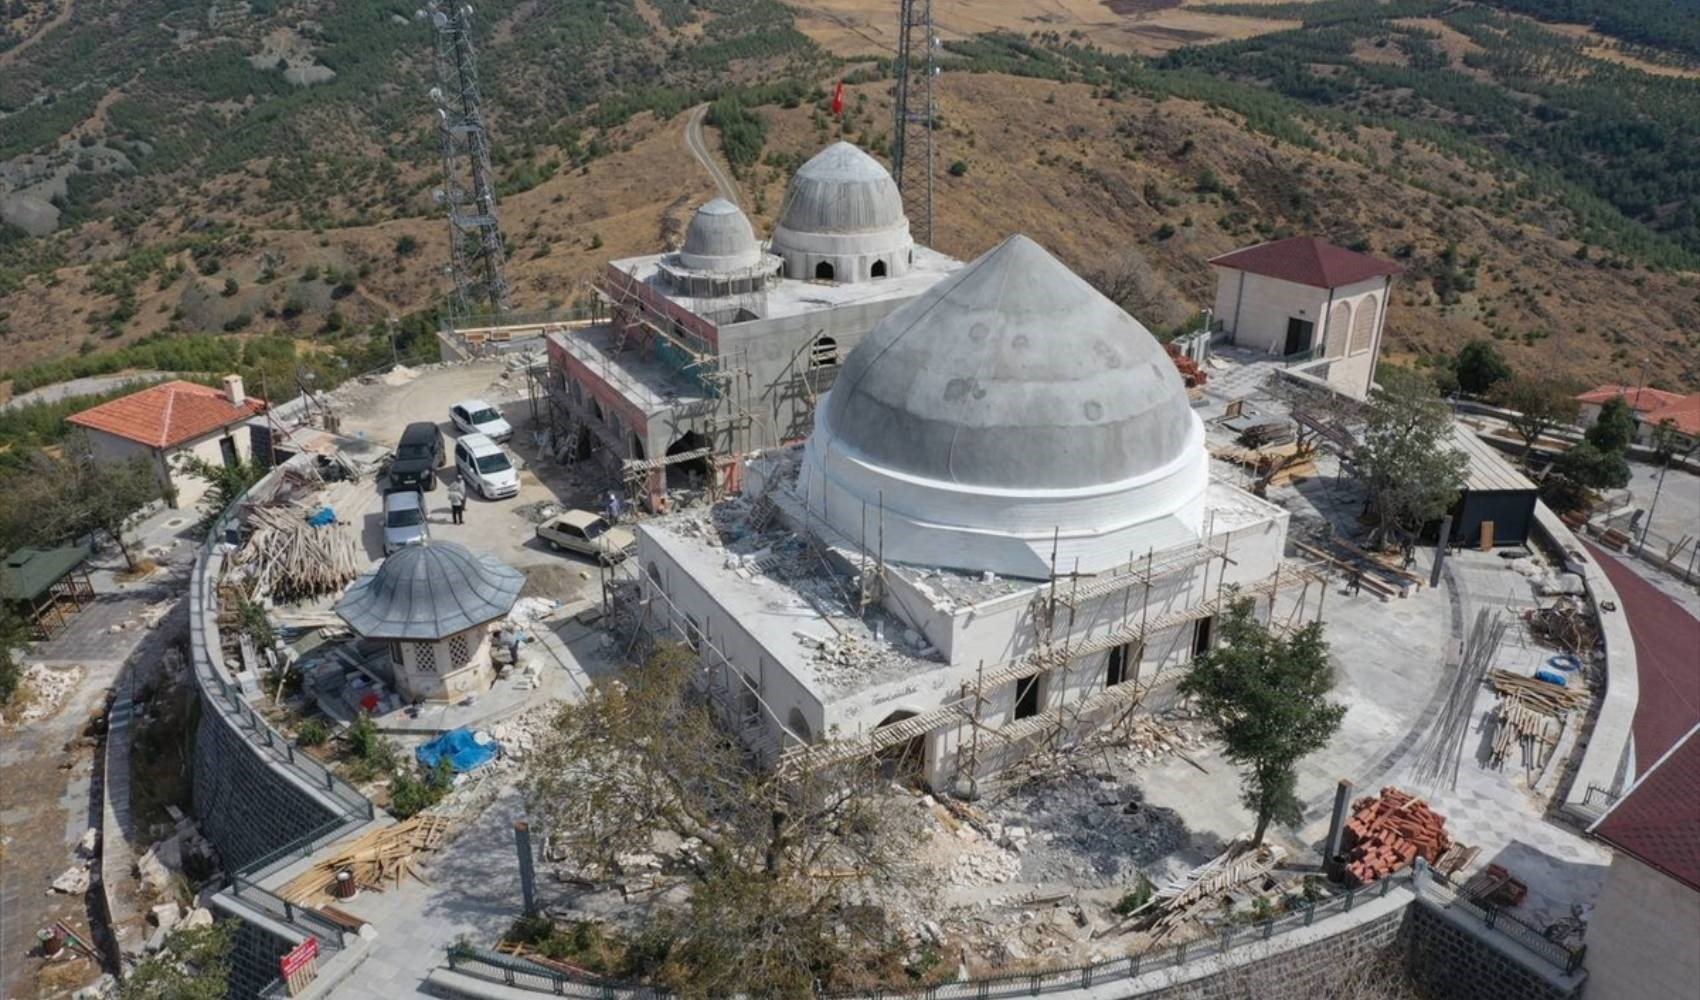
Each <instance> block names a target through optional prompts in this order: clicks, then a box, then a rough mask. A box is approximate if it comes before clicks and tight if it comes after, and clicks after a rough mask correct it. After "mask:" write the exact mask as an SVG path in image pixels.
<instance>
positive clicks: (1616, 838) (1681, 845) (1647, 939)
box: [1584, 726, 1700, 1000]
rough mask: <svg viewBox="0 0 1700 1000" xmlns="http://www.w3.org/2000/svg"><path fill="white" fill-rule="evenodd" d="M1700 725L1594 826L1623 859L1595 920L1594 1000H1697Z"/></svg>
mask: <svg viewBox="0 0 1700 1000" xmlns="http://www.w3.org/2000/svg"><path fill="white" fill-rule="evenodd" d="M1697 733H1700V726H1696V727H1695V728H1693V729H1690V730H1689V731H1688V734H1687V735H1686V736H1684V737H1683V738H1682V739H1681V740H1679V741H1677V743H1676V745H1675V746H1673V747H1672V748H1671V749H1670V750H1668V751H1666V753H1665V755H1664V756H1663V757H1661V758H1659V760H1658V761H1657V762H1656V763H1654V765H1653V766H1652V767H1651V768H1648V769H1647V772H1646V773H1645V774H1643V775H1641V777H1640V778H1638V779H1637V780H1636V782H1635V784H1634V785H1633V786H1631V787H1630V789H1629V791H1628V792H1627V793H1626V794H1625V795H1624V796H1623V798H1622V799H1620V800H1618V802H1617V803H1616V804H1615V805H1613V806H1612V807H1611V809H1610V810H1608V811H1607V812H1606V814H1605V815H1604V816H1602V817H1600V819H1599V820H1598V821H1597V822H1595V823H1594V825H1593V826H1592V827H1590V828H1589V832H1591V833H1593V834H1594V835H1595V836H1596V837H1598V838H1599V839H1601V840H1603V841H1605V842H1606V843H1607V844H1610V845H1611V846H1612V849H1613V850H1614V851H1615V852H1616V854H1615V855H1614V856H1613V858H1612V862H1611V868H1610V869H1609V870H1608V871H1607V872H1606V884H1605V888H1604V890H1603V891H1602V892H1601V893H1600V898H1599V901H1598V902H1597V903H1596V904H1595V905H1594V912H1593V914H1592V915H1591V916H1590V917H1589V919H1588V985H1587V988H1586V990H1585V992H1584V996H1586V997H1588V998H1590V1000H1594V998H1597V1000H1617V998H1619V997H1634V998H1636V1000H1690V998H1692V997H1693V996H1694V995H1695V991H1696V989H1697V984H1700V736H1697V735H1696V734H1697Z"/></svg>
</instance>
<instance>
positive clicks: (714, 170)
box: [685, 104, 744, 208]
mask: <svg viewBox="0 0 1700 1000" xmlns="http://www.w3.org/2000/svg"><path fill="white" fill-rule="evenodd" d="M706 117H708V105H706V104H699V105H697V106H696V107H694V108H692V109H691V113H690V114H688V115H686V116H685V148H686V149H687V150H689V151H690V154H691V155H692V156H694V157H696V160H697V162H698V163H700V164H702V168H703V169H704V170H706V171H708V176H709V177H710V178H712V179H713V181H714V186H715V187H716V188H718V189H719V190H720V197H722V198H725V199H726V200H727V201H729V202H731V203H732V204H734V205H737V206H738V207H739V208H742V207H743V206H744V202H743V199H741V198H739V197H738V185H737V183H736V182H734V181H733V180H732V178H731V177H730V176H729V175H727V173H726V171H724V170H722V169H720V164H719V163H716V162H715V160H714V155H713V154H712V153H710V152H709V151H708V142H707V141H706V140H705V139H704V138H703V134H702V121H703V119H704V118H706Z"/></svg>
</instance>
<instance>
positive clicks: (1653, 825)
mask: <svg viewBox="0 0 1700 1000" xmlns="http://www.w3.org/2000/svg"><path fill="white" fill-rule="evenodd" d="M1697 732H1700V725H1697V726H1695V727H1694V728H1693V729H1690V730H1689V731H1688V734H1687V735H1686V736H1684V737H1682V739H1681V740H1679V741H1677V744H1676V746H1673V747H1671V748H1670V751H1669V752H1667V753H1666V754H1665V755H1664V756H1663V757H1660V758H1659V760H1658V762H1657V763H1655V764H1654V765H1653V766H1652V767H1651V768H1649V769H1648V770H1647V773H1645V774H1643V775H1641V777H1640V779H1639V780H1637V781H1636V782H1635V784H1634V785H1631V786H1630V788H1629V792H1628V794H1626V795H1624V797H1623V798H1621V799H1619V800H1618V801H1617V804H1616V805H1614V806H1612V807H1611V809H1610V810H1608V811H1607V812H1606V814H1605V815H1604V816H1602V817H1600V819H1599V820H1598V821H1597V822H1595V823H1594V825H1593V826H1592V827H1590V828H1589V830H1590V832H1592V833H1593V834H1594V836H1596V837H1599V838H1600V839H1601V840H1603V841H1605V842H1606V843H1608V844H1610V845H1611V846H1612V847H1614V848H1616V849H1617V850H1619V851H1622V852H1623V853H1625V854H1627V855H1629V856H1630V857H1632V858H1635V859H1636V860H1637V861H1640V862H1642V863H1643V864H1646V865H1650V866H1652V867H1654V868H1657V869H1658V870H1659V871H1661V872H1664V873H1665V874H1666V875H1669V876H1670V877H1671V878H1674V879H1676V880H1677V881H1679V882H1681V883H1682V884H1683V885H1686V886H1688V887H1689V888H1690V889H1693V890H1695V891H1696V892H1700V739H1696V738H1695V733H1697Z"/></svg>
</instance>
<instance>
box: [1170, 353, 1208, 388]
mask: <svg viewBox="0 0 1700 1000" xmlns="http://www.w3.org/2000/svg"><path fill="white" fill-rule="evenodd" d="M1165 348H1166V349H1167V350H1168V352H1169V359H1170V360H1171V361H1173V362H1174V363H1175V370H1176V371H1178V372H1180V375H1181V381H1182V382H1185V383H1186V387H1187V388H1188V389H1196V388H1198V387H1199V386H1202V385H1203V384H1204V383H1206V382H1208V381H1210V375H1209V373H1207V372H1206V371H1205V370H1204V369H1202V368H1200V367H1198V362H1196V361H1194V360H1192V359H1191V358H1189V357H1187V356H1186V355H1184V354H1182V353H1181V349H1180V348H1179V347H1177V346H1175V345H1174V344H1167V345H1165Z"/></svg>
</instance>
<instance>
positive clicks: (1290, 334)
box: [1210, 237, 1399, 399]
mask: <svg viewBox="0 0 1700 1000" xmlns="http://www.w3.org/2000/svg"><path fill="white" fill-rule="evenodd" d="M1210 265H1211V266H1212V267H1213V268H1215V270H1216V317H1217V319H1218V321H1219V322H1220V323H1221V324H1222V328H1223V329H1224V330H1226V331H1227V333H1228V335H1229V336H1230V338H1231V339H1232V340H1233V343H1234V344H1235V345H1236V346H1239V347H1245V348H1250V349H1251V350H1255V351H1262V352H1263V353H1266V354H1270V355H1273V356H1276V357H1280V358H1283V359H1285V360H1286V361H1288V362H1289V363H1290V364H1293V365H1294V366H1296V367H1300V368H1301V370H1303V371H1306V372H1308V373H1309V374H1311V375H1313V376H1314V377H1316V378H1318V379H1320V380H1322V381H1324V382H1327V383H1328V384H1329V385H1330V386H1333V387H1334V388H1335V389H1337V390H1339V391H1340V392H1343V393H1346V394H1348V395H1350V396H1353V397H1355V398H1357V399H1363V398H1364V397H1366V396H1368V395H1369V389H1370V386H1371V385H1373V384H1374V381H1375V365H1376V359H1377V358H1378V357H1379V356H1380V353H1381V333H1382V326H1383V324H1384V323H1385V321H1386V318H1387V305H1388V302H1387V300H1388V297H1389V295H1390V294H1391V293H1392V290H1393V277H1394V275H1396V274H1398V273H1399V267H1398V265H1396V264H1393V263H1391V262H1389V261H1385V260H1381V259H1379V258H1376V257H1371V256H1369V255H1368V254H1361V253H1358V252H1356V251H1353V250H1347V249H1346V248H1344V247H1337V246H1334V245H1333V244H1331V243H1324V242H1323V241H1321V240H1318V239H1314V238H1312V237H1294V238H1292V239H1286V240H1276V241H1274V242H1272V243H1260V244H1258V245H1257V246H1253V247H1247V248H1245V249H1243V250H1235V251H1234V252H1233V253H1229V254H1224V255H1222V256H1220V257H1216V258H1213V259H1212V260H1211V261H1210Z"/></svg>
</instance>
